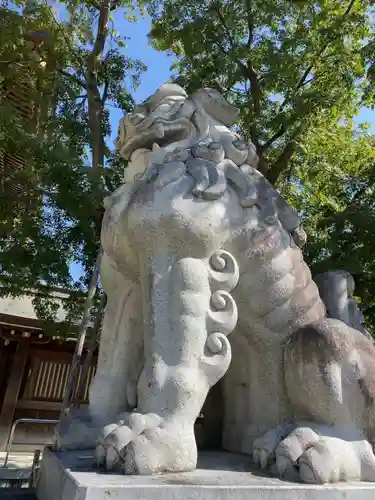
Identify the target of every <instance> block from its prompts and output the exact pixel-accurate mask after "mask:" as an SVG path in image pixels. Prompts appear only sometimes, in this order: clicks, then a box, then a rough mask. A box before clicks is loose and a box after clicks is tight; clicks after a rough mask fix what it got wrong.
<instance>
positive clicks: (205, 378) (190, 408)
mask: <svg viewBox="0 0 375 500" xmlns="http://www.w3.org/2000/svg"><path fill="white" fill-rule="evenodd" d="M143 269H144V276H143V277H142V278H141V281H142V287H143V288H142V294H143V298H144V311H143V315H144V321H145V325H144V328H145V339H144V340H145V343H144V344H145V367H144V370H143V372H142V375H141V377H140V381H139V384H138V407H137V410H136V412H134V413H131V414H127V415H124V416H122V417H121V418H120V419H119V421H118V422H117V423H115V424H113V425H111V426H107V427H106V428H105V429H104V431H103V435H102V439H101V441H100V443H99V445H98V449H97V452H98V459H99V462H100V463H105V465H106V466H107V468H112V467H114V466H115V465H121V466H122V467H123V469H124V471H125V473H140V474H151V473H154V472H163V471H164V472H165V471H170V472H173V471H188V470H192V469H194V468H195V467H196V461H197V448H196V443H195V436H194V423H195V420H196V418H197V417H198V415H199V413H200V411H201V409H202V406H203V403H204V401H205V399H206V396H207V393H208V391H209V389H210V387H211V386H212V385H214V384H215V383H216V382H217V381H218V380H219V379H220V378H221V377H222V376H223V375H224V373H225V372H226V371H227V369H228V366H229V363H230V359H231V351H230V345H229V342H228V340H227V338H226V335H228V334H229V333H230V332H231V331H232V330H233V328H234V326H235V324H236V321H237V310H236V306H235V304H234V301H233V299H232V297H231V295H230V294H229V291H230V290H231V289H232V288H233V287H234V286H235V285H236V282H237V279H238V270H237V266H236V263H235V262H234V259H233V257H232V256H231V255H230V254H228V253H226V252H218V253H216V254H215V255H214V256H212V258H211V259H210V260H208V259H207V260H200V259H193V258H183V259H180V260H178V261H175V262H173V261H171V260H170V258H169V257H168V256H166V255H165V254H161V255H160V256H158V255H154V260H153V267H152V272H151V273H148V274H147V273H146V270H147V267H146V266H145V267H144V268H143Z"/></svg>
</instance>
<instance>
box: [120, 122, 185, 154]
mask: <svg viewBox="0 0 375 500" xmlns="http://www.w3.org/2000/svg"><path fill="white" fill-rule="evenodd" d="M192 134H195V127H194V125H193V124H192V123H191V121H190V120H188V119H186V118H179V119H177V120H175V121H173V122H171V121H167V120H163V119H161V118H158V119H156V120H155V122H154V123H153V124H152V125H151V126H150V127H149V128H147V129H146V130H138V132H137V130H134V132H133V137H130V138H129V139H128V140H127V141H126V142H125V143H124V144H123V145H122V146H121V149H120V153H121V155H122V156H123V157H124V158H127V159H129V158H130V156H131V155H132V153H134V151H136V150H137V149H140V148H142V149H150V150H151V149H152V146H153V144H154V143H156V144H158V146H160V147H164V146H167V145H169V144H173V143H175V142H179V141H183V140H185V139H187V138H189V137H191V135H192Z"/></svg>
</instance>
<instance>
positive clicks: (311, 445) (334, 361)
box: [255, 319, 375, 483]
mask: <svg viewBox="0 0 375 500" xmlns="http://www.w3.org/2000/svg"><path fill="white" fill-rule="evenodd" d="M372 350H374V348H373V345H372V343H371V341H369V340H368V339H367V338H365V336H364V335H363V334H362V333H360V332H358V331H356V330H353V329H351V328H349V327H347V326H346V325H345V324H344V323H342V322H341V321H338V320H332V319H324V320H323V321H321V322H317V323H313V324H311V325H308V326H306V327H304V328H302V329H300V330H299V331H298V332H296V333H295V334H293V335H292V337H291V340H290V342H289V343H288V344H287V345H286V348H285V364H284V370H285V382H286V388H287V393H288V397H289V400H290V403H291V406H292V409H293V414H294V416H295V422H294V425H293V428H292V430H291V431H290V429H288V432H287V434H288V435H287V436H285V434H286V433H284V434H283V433H281V432H280V433H279V434H277V433H274V434H275V436H276V438H275V436H271V437H274V438H275V439H273V441H272V443H271V445H270V443H269V442H268V441H269V439H268V441H267V435H266V436H264V437H263V438H261V439H260V440H258V441H257V443H256V449H255V458H256V459H258V460H259V461H260V459H262V465H265V464H266V463H267V464H269V463H272V461H275V462H276V465H277V468H278V471H279V473H280V474H281V475H283V476H286V477H288V476H289V475H290V474H296V473H297V474H299V476H300V478H301V479H302V480H303V481H305V482H309V483H324V482H336V481H353V480H357V481H358V480H362V481H375V456H374V454H373V449H372V446H371V445H370V442H369V439H370V438H371V436H369V434H368V431H369V429H371V428H372V427H373V418H374V397H373V393H372V387H371V385H370V384H369V383H368V382H369V380H368V379H369V374H368V373H365V372H364V371H363V361H364V359H363V358H361V356H363V354H364V353H366V355H370V354H371V353H370V351H372ZM374 354H375V352H373V353H372V355H374ZM271 434H272V433H269V435H271ZM269 437H270V436H268V438H269ZM258 457H259V458H258Z"/></svg>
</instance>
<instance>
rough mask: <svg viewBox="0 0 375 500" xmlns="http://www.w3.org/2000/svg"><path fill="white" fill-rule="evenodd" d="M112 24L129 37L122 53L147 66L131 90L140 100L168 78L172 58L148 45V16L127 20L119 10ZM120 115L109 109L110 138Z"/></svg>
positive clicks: (114, 132)
mask: <svg viewBox="0 0 375 500" xmlns="http://www.w3.org/2000/svg"><path fill="white" fill-rule="evenodd" d="M114 24H115V26H116V29H117V30H118V31H119V32H120V34H121V35H123V36H126V37H129V40H127V42H126V43H127V47H126V48H125V50H124V54H125V55H126V56H128V57H130V58H132V59H140V60H141V61H142V62H143V63H144V64H145V65H146V66H147V68H148V69H147V71H146V73H143V75H142V77H141V84H140V86H139V87H138V88H137V90H136V91H135V92H133V96H134V98H135V100H136V102H141V101H143V100H144V99H146V98H147V97H148V96H149V95H150V94H152V93H154V92H155V90H157V89H158V88H159V87H160V85H162V84H163V83H165V82H166V81H167V80H168V79H169V78H170V74H171V72H170V67H171V65H172V63H173V58H172V57H171V56H168V55H167V54H165V53H162V52H158V51H156V50H154V49H153V48H152V47H151V46H150V45H149V43H148V38H147V35H148V33H149V31H150V28H151V20H150V18H149V17H147V18H144V19H142V18H139V20H138V23H135V22H129V21H126V20H125V19H124V15H123V14H122V12H121V11H119V12H117V13H116V15H115V16H114ZM121 115H122V113H121V111H120V110H118V109H114V108H112V109H111V125H112V137H111V138H112V139H114V138H115V136H116V132H117V123H118V121H119V119H120V118H121Z"/></svg>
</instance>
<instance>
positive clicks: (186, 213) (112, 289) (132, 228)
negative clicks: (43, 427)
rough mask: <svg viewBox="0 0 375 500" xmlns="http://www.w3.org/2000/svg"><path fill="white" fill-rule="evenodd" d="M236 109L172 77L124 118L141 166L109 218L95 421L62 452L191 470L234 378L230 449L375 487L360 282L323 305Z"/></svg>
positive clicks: (127, 146) (71, 433)
mask: <svg viewBox="0 0 375 500" xmlns="http://www.w3.org/2000/svg"><path fill="white" fill-rule="evenodd" d="M236 116H237V110H236V109H235V108H233V106H231V105H230V104H229V103H227V102H226V101H225V100H224V99H223V97H222V96H220V94H218V93H217V92H216V91H214V90H212V89H201V90H199V91H198V92H196V93H194V94H193V95H191V96H187V94H186V93H185V91H184V90H183V89H181V88H180V87H179V86H177V85H172V84H167V85H164V86H162V87H161V88H160V89H159V90H158V91H157V92H156V93H155V94H154V95H153V96H151V97H150V98H149V99H148V100H147V101H146V102H144V103H142V104H141V105H140V106H137V107H136V109H135V110H134V112H133V113H130V114H128V115H126V116H125V117H124V118H123V119H122V120H121V122H120V126H119V137H118V141H117V145H118V148H119V150H120V152H121V154H122V155H123V156H124V157H126V158H128V159H130V166H129V169H128V170H127V172H126V183H125V184H124V185H123V186H121V187H120V188H119V189H118V190H117V191H116V192H115V193H114V194H113V195H112V196H111V197H109V198H108V199H107V200H106V213H105V216H104V219H103V226H102V247H103V250H104V258H103V262H102V269H101V279H102V284H103V287H104V290H105V291H106V293H107V296H108V305H107V309H106V314H105V317H104V322H103V330H102V335H101V345H100V352H99V361H98V369H97V373H96V377H95V379H94V382H93V384H92V387H91V389H90V407H89V411H88V414H86V415H85V416H83V417H79V418H78V417H77V416H75V417H74V418H73V419H72V421H71V422H62V423H61V425H60V426H59V428H58V432H57V438H56V443H57V444H59V445H60V447H61V448H65V449H68V448H73V449H74V448H77V449H78V448H81V449H82V448H87V447H94V446H95V445H96V453H97V460H98V463H99V464H102V465H104V466H106V468H107V469H108V470H115V469H118V468H120V469H121V470H122V471H123V472H124V473H126V474H129V473H131V474H153V473H158V472H163V473H167V472H186V471H192V470H194V468H195V467H196V462H197V448H196V439H195V435H194V423H195V421H196V419H197V417H198V416H199V415H200V413H201V410H202V406H203V405H204V402H205V400H206V397H207V394H208V392H209V390H210V388H211V387H212V386H213V385H214V384H216V383H217V382H218V381H219V380H220V379H222V380H221V384H222V401H223V403H222V405H223V408H222V414H221V417H222V418H221V419H218V420H217V421H222V425H223V430H222V446H223V448H224V449H226V450H229V451H233V452H241V453H247V454H250V455H252V454H253V455H254V459H255V461H256V463H257V464H258V465H259V466H260V467H262V468H270V467H271V468H272V467H274V466H275V467H276V468H277V470H278V472H279V474H280V475H281V476H283V477H285V476H287V477H292V476H293V477H295V476H296V475H297V477H298V479H301V480H303V481H305V482H308V483H311V482H317V483H321V482H335V481H343V480H345V481H352V480H357V481H360V480H366V481H375V456H374V454H373V451H372V444H371V443H372V442H373V441H374V439H375V436H374V435H373V432H374V429H375V368H374V367H375V346H374V345H373V343H372V342H371V341H370V340H369V339H368V338H366V336H365V335H363V333H361V332H360V331H359V330H358V329H353V328H352V326H356V328H360V329H361V330H363V328H362V327H361V324H362V323H361V320H360V318H359V316H360V315H359V310H358V309H355V307H354V305H355V304H354V303H353V300H352V298H351V293H352V290H351V288H353V287H352V286H351V284H350V280H348V279H347V278H345V287H346V290H343V294H341V291H340V286H341V285H340V286H339V285H337V283H336V281H337V280H336V279H330V280H328V282H329V283H328V285H329V286H328V288H327V286H321V287H320V288H321V293H322V295H323V300H322V297H321V296H320V294H319V289H318V286H317V284H316V283H315V282H314V280H313V279H312V277H311V273H310V270H309V268H308V266H307V265H306V263H305V262H304V259H303V254H302V251H301V248H300V246H301V245H302V244H303V243H304V241H305V234H304V231H303V229H302V228H301V226H300V220H299V217H298V214H297V213H296V211H295V210H294V209H293V208H292V207H290V206H289V205H288V204H287V203H286V202H285V201H284V200H283V199H282V197H281V196H280V194H279V193H278V192H277V191H276V190H275V189H274V188H273V186H271V185H270V184H269V182H268V181H267V180H266V179H265V178H264V176H263V175H262V174H261V173H260V172H259V171H258V170H257V168H256V167H257V155H256V152H255V148H254V146H253V145H252V144H251V143H247V142H245V141H243V140H241V138H240V137H239V136H238V135H237V134H236V133H234V132H233V131H231V130H230V129H229V126H230V125H231V124H233V123H234V121H235V120H236ZM332 276H334V275H333V274H332V275H331V277H332ZM335 276H336V277H337V276H339V275H335ZM340 279H341V278H340ZM339 281H340V280H339ZM341 281H342V280H341ZM326 284H327V283H326ZM327 289H328V293H326V291H325V290H327ZM330 290H331V291H330ZM332 290H333V292H332ZM340 294H341V295H340ZM331 299H332V300H331ZM327 309H328V313H327ZM328 316H332V317H331V318H329V317H328ZM228 336H229V337H228ZM227 337H228V338H227ZM231 359H232V360H233V362H231ZM224 375H225V376H224ZM215 401H216V400H215ZM203 413H204V409H203ZM82 426H84V427H85V426H86V429H83V428H82ZM99 429H100V430H99ZM203 441H204V440H203Z"/></svg>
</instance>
